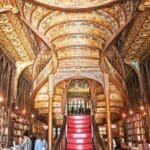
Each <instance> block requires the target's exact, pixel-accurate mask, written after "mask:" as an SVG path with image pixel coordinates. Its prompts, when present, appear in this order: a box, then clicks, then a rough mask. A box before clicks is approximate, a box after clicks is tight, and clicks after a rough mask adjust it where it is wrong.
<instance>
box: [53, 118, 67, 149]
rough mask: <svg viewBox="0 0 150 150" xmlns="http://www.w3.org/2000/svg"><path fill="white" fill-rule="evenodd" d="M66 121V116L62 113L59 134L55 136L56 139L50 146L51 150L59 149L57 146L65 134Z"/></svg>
mask: <svg viewBox="0 0 150 150" xmlns="http://www.w3.org/2000/svg"><path fill="white" fill-rule="evenodd" d="M66 122H67V117H66V115H64V117H63V125H62V127H61V130H60V134H59V136H58V137H57V139H56V141H55V143H54V147H53V148H52V149H53V150H59V146H60V145H61V141H62V139H63V136H64V135H65V129H66Z"/></svg>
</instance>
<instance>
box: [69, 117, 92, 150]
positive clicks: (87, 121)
mask: <svg viewBox="0 0 150 150" xmlns="http://www.w3.org/2000/svg"><path fill="white" fill-rule="evenodd" d="M67 150H93V146H92V135H91V118H90V115H81V116H68V135H67Z"/></svg>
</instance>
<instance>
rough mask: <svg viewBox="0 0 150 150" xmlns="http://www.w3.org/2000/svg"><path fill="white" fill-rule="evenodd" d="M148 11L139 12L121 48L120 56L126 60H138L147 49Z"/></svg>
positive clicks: (149, 31)
mask: <svg viewBox="0 0 150 150" xmlns="http://www.w3.org/2000/svg"><path fill="white" fill-rule="evenodd" d="M149 13H150V11H149V10H146V11H145V12H139V13H138V17H137V18H136V20H135V22H134V24H133V26H132V27H131V29H130V32H129V34H128V36H127V38H126V41H125V44H124V45H123V48H122V51H121V53H122V56H123V57H124V58H125V59H126V60H127V61H129V60H133V59H138V58H139V57H140V56H141V55H143V53H144V52H146V51H148V49H149V42H150V27H149V23H150V17H149Z"/></svg>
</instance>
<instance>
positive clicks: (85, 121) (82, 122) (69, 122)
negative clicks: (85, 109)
mask: <svg viewBox="0 0 150 150" xmlns="http://www.w3.org/2000/svg"><path fill="white" fill-rule="evenodd" d="M90 122H91V120H90V119H83V120H75V119H69V120H68V124H72V123H74V124H87V123H89V124H90Z"/></svg>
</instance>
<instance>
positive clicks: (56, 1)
mask: <svg viewBox="0 0 150 150" xmlns="http://www.w3.org/2000/svg"><path fill="white" fill-rule="evenodd" d="M33 1H34V2H37V3H40V4H43V5H45V6H49V7H51V8H60V9H65V10H66V9H75V10H78V9H82V10H83V9H88V8H95V7H100V6H105V5H107V4H110V3H113V2H115V1H117V0H84V1H82V0H33Z"/></svg>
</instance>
